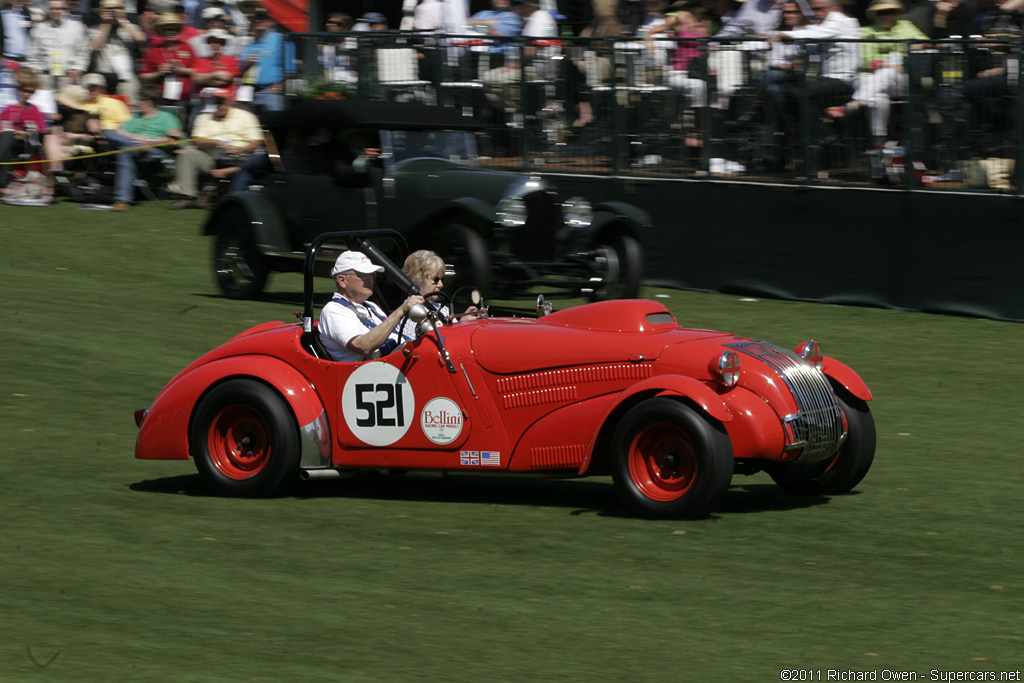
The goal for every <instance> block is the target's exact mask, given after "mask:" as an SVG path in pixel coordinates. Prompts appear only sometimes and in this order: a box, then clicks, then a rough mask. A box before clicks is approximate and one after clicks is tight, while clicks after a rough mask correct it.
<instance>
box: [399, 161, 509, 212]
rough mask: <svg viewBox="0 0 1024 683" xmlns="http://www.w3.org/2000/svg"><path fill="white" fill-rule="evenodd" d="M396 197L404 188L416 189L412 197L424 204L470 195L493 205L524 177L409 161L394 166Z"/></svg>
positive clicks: (486, 170)
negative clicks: (423, 201)
mask: <svg viewBox="0 0 1024 683" xmlns="http://www.w3.org/2000/svg"><path fill="white" fill-rule="evenodd" d="M393 175H394V178H395V182H396V183H397V184H398V186H399V193H398V196H400V197H401V196H409V195H408V194H405V193H404V192H403V189H404V186H405V185H406V184H410V185H418V189H417V190H416V191H415V192H416V195H417V196H418V197H420V198H421V199H426V200H431V199H433V200H449V199H452V198H455V197H462V196H467V195H472V196H473V197H474V198H476V199H481V200H484V201H486V202H489V203H491V204H496V203H497V202H498V200H500V199H502V198H503V197H504V196H505V195H506V194H508V193H509V190H510V188H512V187H513V186H518V185H520V184H522V183H523V182H524V181H525V180H526V179H527V178H528V176H524V175H522V174H519V173H509V172H507V171H495V170H491V169H486V168H481V167H480V166H467V165H465V164H460V163H456V162H452V161H447V160H445V159H432V158H431V159H410V160H408V161H404V162H401V163H400V164H398V165H396V166H395V169H394V171H393Z"/></svg>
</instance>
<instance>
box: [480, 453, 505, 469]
mask: <svg viewBox="0 0 1024 683" xmlns="http://www.w3.org/2000/svg"><path fill="white" fill-rule="evenodd" d="M480 464H481V465H490V466H491V467H501V451H480Z"/></svg>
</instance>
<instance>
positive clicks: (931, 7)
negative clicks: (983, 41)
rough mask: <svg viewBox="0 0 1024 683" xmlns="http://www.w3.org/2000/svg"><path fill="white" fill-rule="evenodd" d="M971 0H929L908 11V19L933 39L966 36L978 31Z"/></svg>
mask: <svg viewBox="0 0 1024 683" xmlns="http://www.w3.org/2000/svg"><path fill="white" fill-rule="evenodd" d="M974 19H975V12H974V7H973V3H972V2H971V0H935V1H933V0H928V1H927V2H919V3H917V4H916V5H914V6H913V7H911V8H910V10H909V11H908V12H907V20H908V21H909V22H910V23H912V24H913V25H914V26H916V27H918V28H919V29H921V33H923V34H925V35H926V36H928V37H929V38H931V39H932V40H944V39H946V38H952V37H954V36H957V37H960V38H966V37H967V36H969V35H972V34H974V33H976V32H977V28H976V26H975V22H974Z"/></svg>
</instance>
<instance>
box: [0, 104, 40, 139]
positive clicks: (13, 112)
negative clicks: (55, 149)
mask: <svg viewBox="0 0 1024 683" xmlns="http://www.w3.org/2000/svg"><path fill="white" fill-rule="evenodd" d="M29 122H32V123H34V124H35V125H36V130H37V131H39V132H40V133H45V132H46V131H47V130H48V129H49V127H50V124H48V123H47V122H46V117H45V116H43V112H41V111H39V108H38V107H36V105H34V104H9V105H7V106H6V107H4V110H3V112H0V123H2V124H3V125H0V128H12V127H13V128H14V130H25V125H26V124H27V123H29Z"/></svg>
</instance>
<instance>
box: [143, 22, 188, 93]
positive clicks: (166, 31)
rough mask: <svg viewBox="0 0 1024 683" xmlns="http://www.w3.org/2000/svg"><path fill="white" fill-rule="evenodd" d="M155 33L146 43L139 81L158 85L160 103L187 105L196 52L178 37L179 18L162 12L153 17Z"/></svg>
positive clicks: (179, 30) (179, 32)
mask: <svg viewBox="0 0 1024 683" xmlns="http://www.w3.org/2000/svg"><path fill="white" fill-rule="evenodd" d="M155 27H156V33H157V37H156V38H155V39H154V40H153V41H152V42H151V43H150V45H149V48H148V49H147V50H146V56H145V58H144V59H143V62H142V69H141V73H140V74H139V78H140V80H141V81H142V83H143V85H148V86H155V87H157V88H159V89H160V96H161V102H162V103H163V104H178V105H182V106H188V102H189V99H190V97H191V95H192V72H193V71H194V70H195V66H196V56H195V53H194V52H192V48H190V47H189V46H188V43H187V42H185V40H184V39H183V38H182V37H181V33H182V28H183V26H182V23H181V19H179V18H178V16H177V15H175V14H162V15H160V17H159V18H158V19H157V20H156V24H155Z"/></svg>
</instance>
